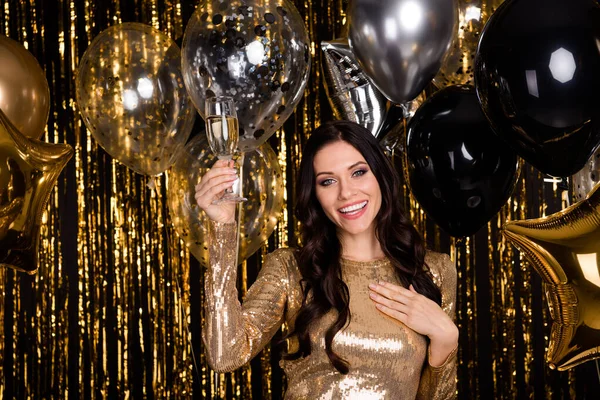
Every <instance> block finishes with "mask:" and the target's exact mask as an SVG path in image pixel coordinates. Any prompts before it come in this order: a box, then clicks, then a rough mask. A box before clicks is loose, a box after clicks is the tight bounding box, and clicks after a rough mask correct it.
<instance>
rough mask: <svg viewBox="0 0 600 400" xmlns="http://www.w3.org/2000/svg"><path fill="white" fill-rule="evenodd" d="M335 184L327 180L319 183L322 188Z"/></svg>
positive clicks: (331, 180)
mask: <svg viewBox="0 0 600 400" xmlns="http://www.w3.org/2000/svg"><path fill="white" fill-rule="evenodd" d="M332 183H333V179H325V180H323V181H321V182H320V183H319V185H321V186H329V185H331V184H332Z"/></svg>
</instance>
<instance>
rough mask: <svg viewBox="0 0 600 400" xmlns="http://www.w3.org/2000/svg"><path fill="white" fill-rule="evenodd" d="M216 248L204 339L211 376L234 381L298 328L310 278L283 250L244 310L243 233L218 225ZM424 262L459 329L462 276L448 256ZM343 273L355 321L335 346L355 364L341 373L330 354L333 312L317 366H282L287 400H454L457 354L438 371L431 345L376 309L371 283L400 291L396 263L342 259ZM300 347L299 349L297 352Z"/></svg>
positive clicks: (309, 361)
mask: <svg viewBox="0 0 600 400" xmlns="http://www.w3.org/2000/svg"><path fill="white" fill-rule="evenodd" d="M209 243H210V244H211V245H210V249H209V251H210V257H211V258H210V260H211V261H210V263H211V267H210V268H209V269H208V271H207V275H206V280H205V289H206V303H205V307H206V317H205V325H204V326H203V330H202V337H203V340H204V343H205V345H206V349H207V350H206V351H207V358H208V362H209V364H210V366H211V367H212V368H213V369H214V370H216V371H220V372H227V371H233V370H235V369H237V368H239V367H241V366H243V365H244V364H246V363H247V362H248V361H250V360H251V359H252V358H253V357H254V356H255V355H256V354H258V353H259V352H260V351H261V350H262V349H263V347H264V346H265V345H266V344H267V343H268V342H269V340H271V338H272V337H273V335H274V334H275V332H276V331H277V330H278V329H279V328H280V327H281V325H282V324H283V323H284V322H285V323H287V324H288V326H290V327H293V324H294V317H295V315H296V313H297V312H298V310H299V309H300V306H301V304H302V292H301V287H300V279H301V275H300V271H299V270H298V265H297V263H296V260H295V257H294V254H293V251H292V250H291V249H279V250H276V251H275V252H273V253H271V254H270V255H269V256H268V257H267V260H266V261H265V263H264V265H263V267H262V269H261V271H260V273H259V276H258V277H257V279H256V281H255V283H254V284H253V285H252V287H251V288H250V289H249V290H248V293H247V294H246V297H245V299H244V301H243V304H240V302H239V300H238V292H237V289H236V278H237V266H236V263H235V251H234V250H233V249H235V245H236V224H235V223H232V224H221V223H216V222H213V223H211V237H210V242H209ZM425 261H426V263H427V265H428V266H429V268H430V270H431V273H432V275H433V278H434V282H435V283H436V284H437V285H438V286H439V287H440V289H441V292H442V308H443V310H444V311H445V312H446V313H447V314H448V315H449V316H450V317H451V318H452V319H454V306H455V304H454V303H455V298H456V268H455V266H454V264H453V263H452V262H451V261H450V258H449V257H448V256H447V255H445V254H440V253H434V252H428V253H427V256H426V259H425ZM341 265H342V276H343V279H344V282H345V283H346V284H347V285H348V289H349V291H350V313H351V320H350V323H349V324H347V325H346V327H345V328H344V329H343V330H341V331H339V332H338V333H337V335H336V336H335V338H334V340H333V350H334V351H335V352H336V353H337V354H338V355H339V356H341V357H342V358H344V359H345V360H347V361H348V362H349V363H350V371H349V373H348V374H346V375H343V374H341V373H339V372H338V371H337V370H336V369H335V368H334V367H333V366H332V365H331V363H330V361H329V358H328V357H327V354H326V353H325V331H326V330H327V328H328V327H329V326H330V325H331V323H332V322H333V321H334V320H335V314H334V312H333V311H332V312H330V313H329V314H327V315H325V316H324V317H323V318H321V320H319V321H318V323H316V324H315V326H314V327H313V328H311V330H310V337H311V345H312V353H311V354H310V355H309V356H307V357H305V358H300V359H297V360H282V361H281V362H280V365H281V367H282V368H283V369H284V371H285V373H286V376H287V378H288V388H287V392H286V395H285V399H286V400H295V399H360V400H368V399H435V400H437V399H453V398H455V397H456V353H457V350H456V349H455V350H454V351H453V352H452V353H451V354H450V355H449V356H448V358H447V359H446V360H445V362H444V363H443V364H442V365H441V366H436V367H434V366H431V365H430V364H429V363H428V361H427V351H428V342H427V339H426V338H425V337H424V336H422V335H420V334H418V333H416V332H414V331H413V330H411V329H409V328H407V327H406V326H405V325H404V324H402V323H401V322H399V321H396V320H394V319H392V318H390V317H388V316H386V315H384V314H382V313H381V312H379V311H378V310H377V309H376V308H375V305H374V303H373V302H372V301H371V300H370V299H369V289H368V284H369V283H372V282H376V281H378V280H384V281H388V282H393V283H398V279H397V278H396V276H395V273H394V270H393V266H392V265H391V263H390V262H389V261H388V260H386V259H383V260H376V261H369V262H357V261H350V260H345V259H342V262H341ZM296 345H297V344H295V343H293V342H292V343H291V344H290V346H292V348H291V349H292V350H293V348H294V346H296Z"/></svg>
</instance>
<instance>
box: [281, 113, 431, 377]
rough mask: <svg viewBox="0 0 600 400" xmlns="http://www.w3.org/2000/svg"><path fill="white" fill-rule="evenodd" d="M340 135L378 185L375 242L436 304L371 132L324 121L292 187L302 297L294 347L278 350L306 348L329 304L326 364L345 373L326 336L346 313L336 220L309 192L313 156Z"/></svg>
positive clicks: (416, 239) (419, 244)
mask: <svg viewBox="0 0 600 400" xmlns="http://www.w3.org/2000/svg"><path fill="white" fill-rule="evenodd" d="M337 141H344V142H346V143H348V144H350V145H352V146H353V147H354V148H355V149H357V150H358V151H359V152H360V153H361V154H362V155H363V157H364V158H365V161H366V162H367V164H369V167H370V169H371V171H372V173H373V174H374V175H375V177H376V179H377V182H378V183H379V187H380V190H381V208H380V210H379V212H378V214H377V216H376V235H377V239H378V240H379V243H380V244H381V248H382V250H383V252H384V253H385V255H386V256H387V258H388V259H389V260H390V261H391V263H392V265H393V266H394V267H395V268H396V273H397V276H398V279H399V280H400V282H401V283H402V285H404V286H405V287H408V286H409V285H410V284H412V285H413V287H414V288H415V290H416V291H417V292H419V293H421V294H422V295H424V296H426V297H428V298H430V299H431V300H433V301H435V302H436V303H438V304H441V297H442V296H441V293H440V290H439V288H438V287H437V286H436V285H435V284H434V282H433V280H432V277H431V275H430V274H429V273H428V268H427V267H426V266H425V265H424V259H425V246H424V244H423V239H422V238H421V236H420V235H419V233H418V232H417V231H416V229H415V228H414V226H413V225H412V223H411V222H410V220H409V219H408V218H407V217H406V215H405V214H404V212H403V210H402V205H401V201H400V195H401V187H400V178H399V176H398V174H397V173H396V171H395V169H394V167H393V166H392V163H391V162H390V160H389V159H388V158H387V157H386V155H385V153H384V152H383V150H382V149H381V147H380V145H379V143H378V142H377V140H376V139H375V137H373V135H372V134H371V133H370V132H369V131H368V130H367V129H365V128H363V127H361V126H360V125H358V124H355V123H353V122H348V121H333V122H327V123H324V124H323V125H321V126H320V127H319V128H317V129H316V130H315V131H314V132H313V133H312V135H311V136H310V137H309V139H308V141H307V143H306V145H305V147H304V150H303V152H302V162H301V164H300V171H299V179H298V185H297V191H296V216H297V218H298V219H299V221H300V222H301V240H302V246H301V247H300V249H299V250H298V252H297V254H296V256H297V259H298V265H299V268H300V272H301V274H302V282H301V284H302V290H303V302H302V306H301V308H300V310H299V312H298V314H297V316H296V321H295V326H294V329H293V330H292V331H290V332H289V333H288V335H286V336H285V338H284V340H285V339H289V338H291V337H296V338H297V339H298V342H299V347H298V350H297V351H296V352H293V353H284V355H283V357H284V358H285V359H298V358H300V357H306V356H308V355H309V354H310V353H311V344H310V336H309V330H310V327H311V326H313V325H314V323H315V322H316V321H317V320H318V319H319V318H321V317H323V316H324V315H325V314H326V313H328V312H329V311H330V310H332V309H334V310H335V311H336V312H337V319H336V320H335V322H334V323H333V324H332V325H331V326H330V327H329V328H328V329H327V332H326V334H325V351H326V353H327V356H328V357H329V360H330V361H331V363H332V365H333V366H334V367H335V368H336V369H337V370H338V371H339V372H341V373H343V374H346V373H348V368H349V363H348V362H347V361H346V360H344V359H343V358H341V357H340V356H338V355H337V354H335V352H334V351H333V350H332V342H333V338H334V336H335V335H336V333H337V332H338V331H339V330H340V329H342V328H343V327H344V326H345V325H346V324H347V323H348V322H349V319H350V309H349V306H348V304H349V296H350V294H349V292H348V286H347V285H346V283H345V282H344V281H343V280H342V270H341V266H340V258H341V255H342V245H341V243H340V241H339V239H338V236H337V232H336V226H335V225H334V224H333V222H331V220H330V219H329V218H328V217H327V216H326V214H325V212H324V211H323V208H322V207H321V205H320V203H319V201H318V200H317V196H316V193H315V189H316V180H315V171H314V166H313V160H314V158H315V155H316V154H317V152H318V151H320V150H321V149H322V148H323V147H324V146H326V145H328V144H330V143H333V142H337Z"/></svg>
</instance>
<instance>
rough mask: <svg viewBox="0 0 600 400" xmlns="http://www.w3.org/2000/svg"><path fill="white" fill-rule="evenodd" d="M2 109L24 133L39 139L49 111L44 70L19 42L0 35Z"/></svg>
mask: <svg viewBox="0 0 600 400" xmlns="http://www.w3.org/2000/svg"><path fill="white" fill-rule="evenodd" d="M0 60H2V61H1V62H0V110H2V111H3V112H4V115H6V117H7V118H8V119H9V120H10V122H12V124H13V125H14V126H15V127H16V128H17V129H18V130H19V132H21V133H22V134H23V135H25V136H27V137H29V138H34V139H38V138H39V137H40V136H42V134H43V133H44V129H45V128H46V122H48V113H49V112H50V89H49V88H48V81H46V76H45V75H44V71H43V70H42V68H41V67H40V65H39V64H38V62H37V60H36V59H35V57H33V55H31V53H30V52H28V51H27V50H25V47H23V46H22V45H21V44H20V43H18V42H15V41H14V40H12V39H9V38H7V37H6V36H2V35H0Z"/></svg>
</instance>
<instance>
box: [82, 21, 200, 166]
mask: <svg viewBox="0 0 600 400" xmlns="http://www.w3.org/2000/svg"><path fill="white" fill-rule="evenodd" d="M76 96H77V103H78V105H79V111H80V113H81V115H82V116H83V121H84V122H85V124H86V126H87V128H88V129H89V130H90V132H91V133H92V135H93V136H94V138H95V139H96V141H97V142H98V143H99V144H100V146H102V147H103V148H104V150H106V152H108V153H109V154H110V155H111V156H112V157H114V158H115V159H117V160H118V161H120V162H121V163H123V164H125V165H126V166H128V167H129V168H131V169H132V170H134V171H135V172H137V173H139V174H144V175H157V174H160V173H162V172H164V171H165V170H166V169H167V168H169V167H170V166H171V165H172V164H173V162H174V161H175V154H177V152H178V150H180V149H181V148H182V147H183V146H184V145H185V142H186V141H187V139H188V137H189V135H190V132H191V129H192V127H193V124H194V118H195V116H196V113H195V110H194V107H193V105H192V103H191V101H190V99H189V97H188V95H187V93H186V91H185V87H184V84H183V77H182V74H181V58H180V51H179V48H178V47H177V45H176V44H175V42H174V41H173V40H171V39H170V38H169V37H167V36H166V35H165V34H163V33H162V32H160V31H158V30H156V29H154V28H152V27H150V26H147V25H143V24H138V23H125V24H120V25H115V26H112V27H110V28H108V29H106V30H105V31H103V32H102V33H100V34H99V35H98V36H97V37H96V38H95V39H94V41H93V42H92V43H91V44H90V46H89V47H88V49H87V50H86V52H85V53H84V55H83V57H82V58H81V62H80V63H79V71H78V73H77V79H76Z"/></svg>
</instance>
